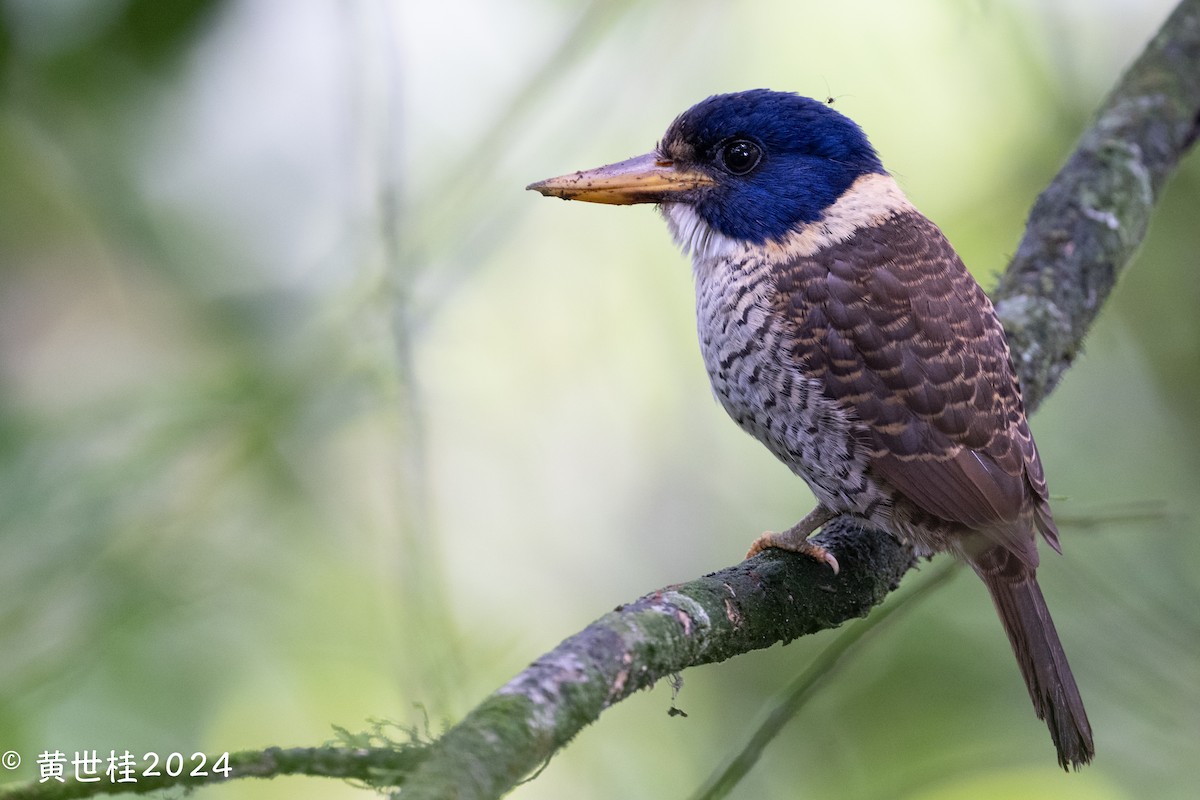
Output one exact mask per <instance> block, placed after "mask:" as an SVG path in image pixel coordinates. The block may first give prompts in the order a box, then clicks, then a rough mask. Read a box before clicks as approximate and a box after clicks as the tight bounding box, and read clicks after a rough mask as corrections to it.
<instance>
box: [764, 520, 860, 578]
mask: <svg viewBox="0 0 1200 800" xmlns="http://www.w3.org/2000/svg"><path fill="white" fill-rule="evenodd" d="M769 549H776V550H788V551H790V552H792V553H799V554H800V555H804V556H808V557H809V558H811V559H813V560H814V561H819V562H821V563H822V564H828V565H829V568H830V569H831V570H833V574H834V575H837V574H838V572H840V571H841V567H840V566H839V565H838V560H837V559H836V558H834V556H833V553H831V552H829V551H828V550H826V549H825V548H824V547H822V546H821V545H819V544H817V543H815V542H810V541H808V540H807V539H801V540H799V541H793V540H791V539H789V538H787V537H785V536H781V535H780V534H778V533H772V532H771V531H767V532H766V533H764V534H763V535H762V536H760V537H758V538H757V539H755V540H754V543H753V544H751V545H750V550H749V552H747V553H746V558H753V557H754V556H756V555H758V554H759V553H761V552H763V551H764V550H769Z"/></svg>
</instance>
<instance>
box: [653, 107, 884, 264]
mask: <svg viewBox="0 0 1200 800" xmlns="http://www.w3.org/2000/svg"><path fill="white" fill-rule="evenodd" d="M658 150H659V155H661V156H662V157H663V158H665V159H669V160H670V161H672V162H674V163H675V164H676V165H678V167H680V168H683V169H685V170H695V171H698V172H702V173H704V174H707V175H709V176H710V177H711V178H712V179H713V182H712V184H711V185H710V186H707V187H705V188H703V189H702V190H700V191H697V192H695V193H694V195H693V196H690V197H689V196H681V197H680V198H679V200H681V201H683V202H690V203H691V204H692V205H693V206H694V207H695V209H696V212H697V213H698V214H699V215H700V217H701V218H702V219H703V220H704V221H705V222H706V223H708V225H709V226H710V227H712V228H713V229H715V230H716V231H718V232H719V233H722V234H724V235H725V236H728V237H731V238H734V239H739V240H743V241H752V242H755V243H762V242H763V241H766V240H768V239H777V238H779V237H781V236H783V235H784V234H786V233H787V232H788V231H789V230H791V229H793V228H795V227H796V226H797V225H799V224H802V223H806V222H815V221H816V220H817V219H819V218H820V216H821V213H822V212H823V211H824V209H825V208H826V207H828V206H829V205H831V204H832V203H833V202H834V201H835V200H837V198H838V197H840V196H841V194H842V192H844V191H845V190H846V189H847V188H849V187H850V184H852V183H854V181H855V179H856V178H858V177H859V176H861V175H865V174H867V173H872V172H878V173H882V172H883V171H884V169H883V164H882V163H880V161H879V156H878V155H876V153H875V150H874V148H872V147H871V143H870V142H869V141H867V136H866V134H865V133H863V131H862V129H861V128H859V127H858V125H856V124H855V123H854V122H853V121H851V120H850V119H848V118H847V117H845V116H843V115H841V114H839V113H838V112H837V111H834V110H833V109H832V108H831V107H830V106H828V105H826V104H825V103H822V102H819V101H817V100H813V99H812V98H809V97H801V96H800V95H796V94H791V93H787V92H773V91H770V90H768V89H754V90H751V91H748V92H738V93H737V94H720V95H715V96H713V97H710V98H708V99H707V100H704V101H703V102H701V103H698V104H697V105H695V106H692V107H691V108H690V109H688V110H687V111H685V112H684V113H683V114H681V115H680V116H679V118H678V119H676V120H675V121H674V122H673V123H671V126H670V127H669V128H668V129H667V133H666V135H665V136H664V137H663V139H662V141H661V142H660V144H659V147H658Z"/></svg>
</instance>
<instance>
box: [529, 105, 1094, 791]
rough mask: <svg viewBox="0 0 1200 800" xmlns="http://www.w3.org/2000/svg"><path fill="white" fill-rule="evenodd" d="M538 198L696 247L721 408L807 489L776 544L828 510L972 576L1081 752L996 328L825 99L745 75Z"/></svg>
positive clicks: (1026, 453) (770, 540) (704, 330)
mask: <svg viewBox="0 0 1200 800" xmlns="http://www.w3.org/2000/svg"><path fill="white" fill-rule="evenodd" d="M527 188H528V189H531V190H534V191H537V192H539V193H541V194H543V195H546V196H550V197H558V198H562V199H565V200H579V201H585V202H592V203H605V204H616V205H628V204H638V203H646V204H655V205H656V206H657V207H658V210H659V212H660V213H661V215H662V216H663V217H664V218H665V220H666V224H667V227H668V229H669V231H670V234H671V236H672V238H673V239H674V240H675V242H676V244H677V245H678V246H679V247H680V249H681V250H682V251H683V253H684V254H685V255H686V256H690V258H691V261H692V272H693V277H694V283H695V290H696V321H697V331H698V334H699V339H700V352H701V355H702V358H703V361H704V365H705V369H706V370H707V372H708V376H709V379H710V382H711V384H712V389H713V393H714V394H715V396H716V398H717V400H718V401H719V402H720V404H721V405H722V406H723V407H724V409H725V411H726V412H728V414H729V416H730V417H731V418H732V419H733V420H734V421H735V422H736V423H737V424H738V425H739V426H740V427H741V428H742V429H743V430H745V431H746V432H747V433H749V434H750V435H752V436H753V437H754V438H756V439H757V440H758V441H760V442H761V443H762V444H764V445H765V446H766V447H767V449H768V450H770V451H771V452H772V453H773V454H774V455H775V456H776V457H777V458H778V459H779V460H780V461H782V462H783V463H784V464H785V465H787V466H788V467H789V468H790V469H791V470H792V472H794V473H795V474H796V475H798V476H799V477H800V478H802V479H803V480H804V481H805V483H807V484H808V486H809V488H810V489H811V490H812V493H813V495H814V496H815V497H816V499H817V501H818V504H817V506H816V508H815V509H813V511H812V512H811V513H809V514H808V515H807V516H805V517H804V519H802V520H801V521H800V522H798V523H797V524H796V525H794V526H792V527H791V528H789V529H787V530H785V531H783V532H780V533H770V532H768V533H765V534H763V535H762V536H760V537H759V538H758V539H757V540H755V542H754V543H753V544H752V545H751V548H750V552H749V553H748V554H747V558H749V557H752V556H754V555H756V554H758V553H760V552H762V551H763V550H766V549H769V548H778V549H783V550H791V551H794V552H798V553H803V554H805V555H807V556H810V557H812V558H815V559H817V560H818V561H820V562H822V563H824V564H827V565H828V566H829V567H830V568H831V569H832V570H833V571H834V573H835V574H836V573H837V571H838V563H837V560H836V558H835V557H834V556H833V555H832V554H831V553H829V552H828V551H827V550H826V549H825V548H823V547H822V546H820V545H819V544H816V543H814V542H811V541H809V538H808V537H809V536H810V535H811V534H812V533H813V532H815V531H816V530H817V529H818V528H819V527H820V526H822V525H823V524H825V523H826V522H828V521H829V520H831V519H833V518H834V517H837V516H841V515H849V516H851V517H852V518H855V519H857V520H859V521H860V522H862V523H864V524H867V525H870V526H874V527H876V528H879V529H882V530H884V531H886V532H888V533H889V534H891V535H892V536H894V537H896V538H897V539H898V540H900V541H902V542H904V543H907V544H908V545H910V546H911V547H913V549H914V551H915V552H916V553H917V554H918V555H921V556H931V555H933V554H935V553H940V552H950V553H952V554H953V555H954V556H956V557H957V558H959V559H961V560H962V561H965V562H966V563H967V564H968V565H970V567H971V568H972V570H973V571H974V572H975V574H976V575H978V576H979V578H981V579H982V581H983V583H984V585H985V586H986V587H987V590H988V592H989V594H990V595H991V599H992V601H993V604H994V606H995V609H996V611H997V613H998V615H999V617H1000V621H1001V622H1002V624H1003V627H1004V630H1005V632H1006V633H1007V635H1008V640H1009V643H1010V644H1011V646H1012V650H1013V652H1014V654H1015V655H1016V659H1017V663H1018V665H1019V667H1020V671H1021V674H1022V676H1023V678H1024V680H1025V684H1026V688H1027V689H1028V691H1029V696H1030V698H1031V700H1032V701H1033V706H1034V710H1035V711H1036V713H1037V715H1038V717H1039V718H1041V719H1044V720H1045V721H1046V724H1047V726H1048V728H1049V730H1050V735H1051V738H1052V739H1053V740H1054V745H1055V747H1056V749H1057V754H1058V763H1059V765H1060V766H1061V767H1063V768H1064V769H1068V770H1069V769H1070V768H1072V767H1073V768H1075V769H1078V768H1079V767H1081V766H1082V765H1084V764H1087V763H1089V762H1090V761H1091V760H1092V758H1093V756H1094V754H1095V746H1094V744H1093V738H1092V731H1091V725H1090V723H1089V722H1088V718H1087V713H1086V711H1085V710H1084V707H1083V700H1082V698H1081V697H1080V693H1079V688H1078V686H1077V685H1076V682H1075V678H1074V676H1073V675H1072V672H1071V668H1070V665H1069V664H1068V663H1067V657H1066V654H1065V653H1064V651H1063V646H1062V643H1061V641H1060V639H1059V636H1058V633H1057V631H1056V630H1055V627H1054V623H1053V621H1052V620H1051V618H1050V613H1049V610H1048V609H1047V607H1046V601H1045V598H1044V597H1043V595H1042V592H1041V589H1040V587H1039V586H1038V582H1037V567H1038V563H1039V557H1038V549H1037V534H1038V533H1040V534H1041V536H1042V538H1043V539H1045V541H1046V543H1047V544H1048V545H1049V546H1050V547H1051V548H1053V549H1054V550H1055V551H1057V552H1059V553H1061V552H1062V549H1061V546H1060V544H1059V537H1058V530H1057V527H1056V526H1055V523H1054V517H1053V514H1052V511H1051V508H1050V499H1049V494H1048V490H1047V488H1046V476H1045V472H1044V470H1043V468H1042V463H1041V459H1040V457H1039V455H1038V450H1037V446H1036V444H1035V443H1034V439H1033V435H1032V433H1031V432H1030V428H1029V423H1028V420H1027V418H1026V413H1025V408H1024V402H1023V400H1022V397H1021V387H1020V383H1019V380H1018V377H1017V374H1016V370H1015V368H1014V366H1013V360H1012V355H1011V353H1010V350H1009V346H1008V342H1007V339H1006V337H1005V333H1004V329H1003V327H1002V325H1001V323H1000V320H999V318H998V317H997V315H996V311H995V309H994V307H993V306H992V303H991V301H990V300H989V299H988V296H987V294H986V293H985V292H984V291H983V289H982V288H981V287H980V286H979V284H978V283H977V282H976V281H975V279H974V278H973V277H972V276H971V273H970V272H968V271H967V268H966V266H965V265H964V264H963V261H962V259H961V258H960V257H959V256H958V254H957V253H956V252H955V250H954V248H953V247H952V246H951V244H950V242H949V241H948V240H947V238H946V236H945V235H944V234H943V233H942V231H941V230H940V229H939V228H938V227H937V226H936V225H935V224H934V223H933V222H931V221H930V220H929V219H928V218H926V217H925V216H924V215H923V214H921V212H920V211H918V210H917V209H916V207H915V206H914V205H913V204H912V203H911V202H910V201H909V199H908V198H907V196H906V195H905V194H904V192H903V191H902V190H901V188H900V186H899V185H898V183H897V182H896V180H895V178H894V177H892V175H891V174H890V173H889V172H888V171H887V170H886V169H884V166H883V163H882V161H881V160H880V157H879V155H878V153H877V152H876V150H875V148H874V147H873V146H872V145H871V143H870V141H869V139H868V138H867V135H866V133H865V132H864V131H863V130H862V128H860V127H859V126H858V124H856V123H855V122H854V121H852V120H851V119H850V118H848V117H846V116H845V115H843V114H841V113H840V112H839V111H836V110H834V109H833V108H832V106H831V105H830V104H827V103H823V102H820V101H818V100H815V99H812V98H809V97H804V96H802V95H799V94H795V93H791V92H780V91H773V90H769V89H753V90H749V91H743V92H736V93H731V94H718V95H713V96H711V97H709V98H707V99H705V100H703V101H701V102H700V103H697V104H696V105H694V106H692V107H691V108H689V109H688V110H687V111H685V112H683V113H682V114H680V115H679V116H678V117H677V118H676V119H675V120H674V121H673V122H672V123H671V124H670V125H669V126H668V128H667V131H666V133H665V134H664V135H663V137H662V138H661V139H660V140H659V142H658V144H657V145H656V146H655V148H654V149H653V150H652V151H651V152H649V153H647V154H645V155H641V156H637V157H635V158H631V159H627V160H625V161H621V162H617V163H614V164H609V165H607V166H603V167H598V168H596V169H590V170H583V171H578V172H573V173H569V174H566V175H562V176H559V177H556V178H550V179H548V180H544V181H539V182H537V183H533V184H530V185H529V186H528V187H527Z"/></svg>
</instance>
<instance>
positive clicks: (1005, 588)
mask: <svg viewBox="0 0 1200 800" xmlns="http://www.w3.org/2000/svg"><path fill="white" fill-rule="evenodd" d="M971 566H972V567H973V568H974V570H975V572H976V573H977V574H978V575H979V577H980V578H982V579H983V582H984V583H985V584H987V588H988V592H989V593H990V594H991V596H992V602H993V603H995V605H996V611H997V612H998V613H999V614H1000V621H1001V622H1002V623H1004V632H1005V633H1007V634H1008V641H1009V642H1010V643H1011V644H1012V649H1013V653H1015V654H1016V656H1017V664H1018V665H1019V666H1020V667H1021V675H1022V676H1023V677H1024V678H1025V685H1026V687H1028V689H1029V697H1030V699H1031V700H1033V708H1034V710H1035V711H1036V712H1037V715H1038V719H1044V720H1045V721H1046V725H1047V726H1048V727H1049V728H1050V736H1051V738H1053V739H1054V746H1055V747H1056V748H1057V749H1058V763H1059V765H1061V766H1062V768H1063V769H1069V768H1071V767H1075V768H1076V769H1078V768H1079V767H1081V766H1082V765H1084V764H1086V763H1088V762H1089V761H1091V760H1092V756H1093V755H1094V754H1095V746H1094V745H1093V744H1092V728H1091V725H1089V724H1088V718H1087V712H1086V711H1084V710H1083V700H1082V698H1080V696H1079V687H1078V686H1076V685H1075V677H1074V676H1073V675H1072V674H1071V667H1070V665H1068V664H1067V656H1066V654H1065V653H1064V652H1063V648H1062V642H1060V641H1059V639H1058V632H1057V631H1055V630H1054V622H1053V620H1051V619H1050V611H1049V610H1048V609H1047V608H1046V599H1045V598H1044V597H1042V590H1041V588H1040V587H1038V583H1037V576H1036V574H1035V572H1034V570H1033V569H1032V568H1031V567H1028V566H1027V565H1025V564H1023V563H1022V562H1021V561H1020V559H1018V558H1017V557H1016V556H1015V555H1014V554H1013V553H1011V552H1009V551H1008V550H1006V549H1004V548H1002V547H993V548H991V549H989V550H986V551H984V552H983V553H980V554H978V555H977V556H975V557H973V558H972V559H971Z"/></svg>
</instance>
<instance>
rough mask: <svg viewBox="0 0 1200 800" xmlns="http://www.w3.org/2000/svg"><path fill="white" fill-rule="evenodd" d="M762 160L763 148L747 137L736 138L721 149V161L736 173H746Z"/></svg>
mask: <svg viewBox="0 0 1200 800" xmlns="http://www.w3.org/2000/svg"><path fill="white" fill-rule="evenodd" d="M760 160H762V149H761V148H760V147H759V146H758V145H756V144H755V143H754V142H751V141H747V140H746V139H734V140H733V141H732V142H730V143H729V144H727V145H725V147H723V148H722V149H721V163H723V164H724V165H725V169H727V170H729V171H730V172H732V173H733V174H734V175H745V174H746V173H747V172H749V171H750V170H752V169H754V168H755V167H757V166H758V162H759V161H760Z"/></svg>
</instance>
